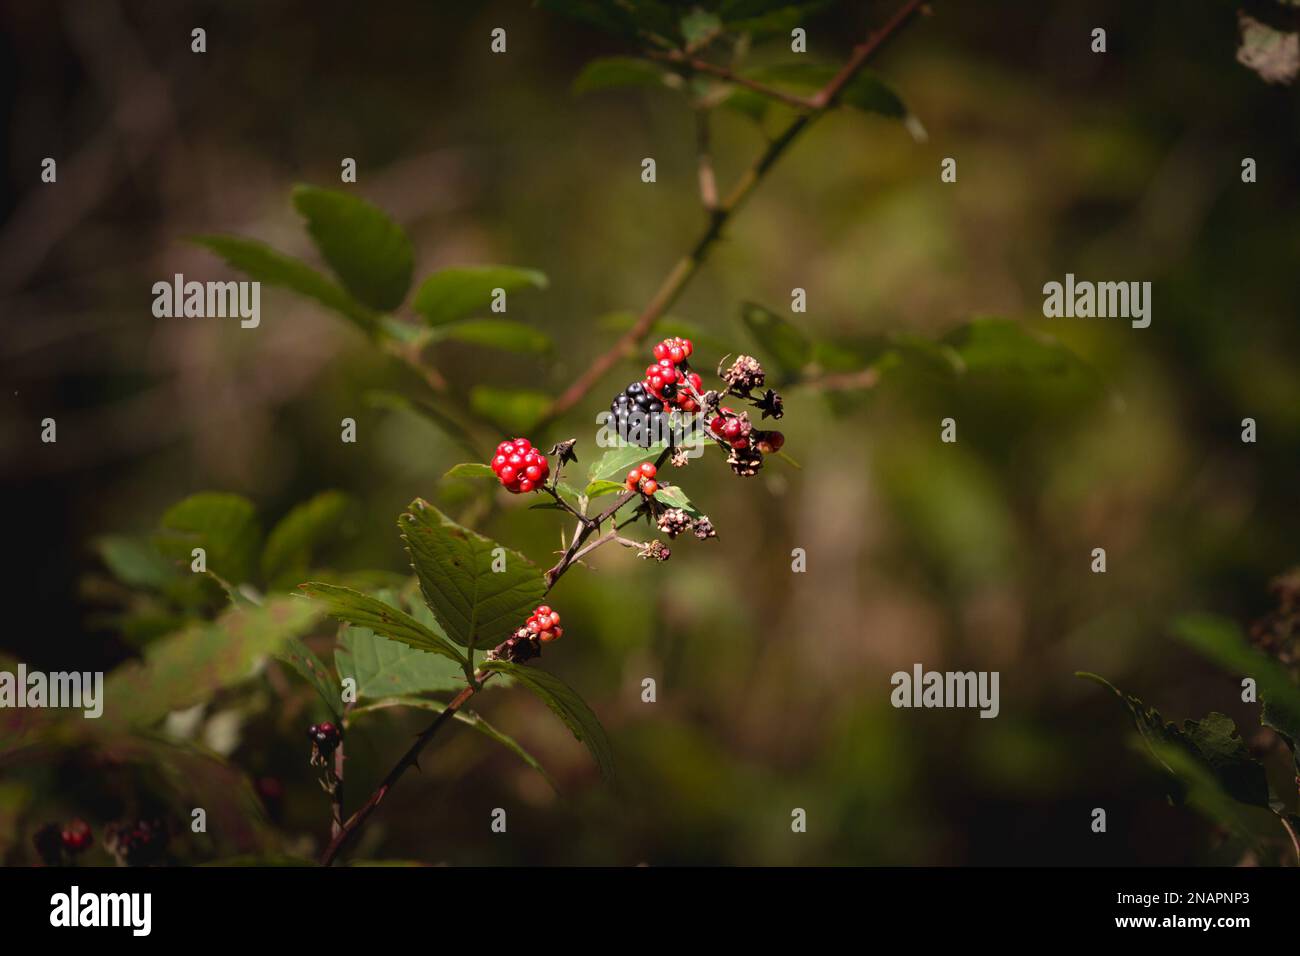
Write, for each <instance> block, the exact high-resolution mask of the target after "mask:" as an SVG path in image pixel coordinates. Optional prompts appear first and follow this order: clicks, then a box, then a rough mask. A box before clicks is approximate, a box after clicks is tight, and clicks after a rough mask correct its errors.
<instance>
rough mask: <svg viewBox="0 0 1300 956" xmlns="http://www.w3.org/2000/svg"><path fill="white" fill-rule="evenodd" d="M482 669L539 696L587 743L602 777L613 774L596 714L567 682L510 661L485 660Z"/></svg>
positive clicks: (610, 751)
mask: <svg viewBox="0 0 1300 956" xmlns="http://www.w3.org/2000/svg"><path fill="white" fill-rule="evenodd" d="M483 669H484V670H485V671H500V672H501V673H503V674H508V675H510V676H511V677H513V678H514V679H515V680H516V681H518V682H519V683H520V684H523V685H524V686H525V687H527V688H528V689H529V690H530V691H532V692H533V693H534V694H536V695H537V696H538V697H539V698H541V700H542V702H543V703H544V704H546V706H547V707H549V708H551V710H552V711H553V712H554V713H555V714H556V716H558V717H559V718H560V719H561V720H562V721H564V723H565V726H567V727H568V728H569V730H570V731H572V733H573V736H574V737H576V738H578V740H580V741H582V742H583V743H584V744H586V745H587V749H588V750H590V751H591V755H592V756H593V757H594V758H595V759H596V766H597V767H598V768H599V769H600V775H601V777H602V778H604V779H605V780H607V781H608V780H612V779H613V777H614V751H613V748H611V747H610V744H609V738H608V737H607V736H606V735H605V728H604V727H602V726H601V725H600V721H599V720H597V719H596V715H595V714H594V713H593V712H592V710H591V708H590V707H588V706H587V703H586V701H584V700H583V699H582V698H581V697H579V696H578V694H577V692H575V691H574V690H573V688H571V687H570V686H569V685H568V684H566V683H564V681H562V680H560V679H559V678H558V677H556V676H555V675H554V674H551V673H549V672H547V671H543V670H538V669H537V668H534V667H524V666H523V665H520V664H512V663H511V662H510V661H488V662H487V663H486V664H484V665H483Z"/></svg>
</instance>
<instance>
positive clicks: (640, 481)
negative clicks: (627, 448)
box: [626, 461, 659, 496]
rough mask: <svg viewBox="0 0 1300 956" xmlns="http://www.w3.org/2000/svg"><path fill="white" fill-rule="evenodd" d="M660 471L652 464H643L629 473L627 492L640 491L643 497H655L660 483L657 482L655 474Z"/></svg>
mask: <svg viewBox="0 0 1300 956" xmlns="http://www.w3.org/2000/svg"><path fill="white" fill-rule="evenodd" d="M657 470H658V469H656V468H655V466H654V465H653V464H651V463H650V462H648V461H646V462H642V463H641V464H639V465H637V466H636V467H635V468H633V469H632V470H631V471H629V472H628V473H627V481H626V484H627V490H628V491H639V492H641V494H643V495H647V496H648V495H653V494H654V493H655V492H656V491H658V490H659V482H657V481H655V473H656V471H657Z"/></svg>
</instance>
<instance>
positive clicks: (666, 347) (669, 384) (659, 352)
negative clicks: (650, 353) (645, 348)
mask: <svg viewBox="0 0 1300 956" xmlns="http://www.w3.org/2000/svg"><path fill="white" fill-rule="evenodd" d="M693 350H694V346H693V345H691V343H690V340H689V339H683V338H671V339H664V340H663V341H662V342H660V343H658V344H657V345H655V347H654V357H655V363H654V364H653V365H650V366H648V367H647V368H646V370H645V381H644V382H643V383H642V384H643V385H644V386H645V388H646V391H648V392H649V393H650V394H651V395H653V396H654V397H655V398H657V399H659V401H661V402H663V403H664V404H665V405H667V406H669V407H671V408H678V409H681V410H682V411H683V412H698V411H699V410H700V404H699V402H698V401H696V399H695V396H696V395H697V394H700V393H702V392H703V391H704V380H703V379H701V378H700V376H699V375H698V374H696V373H695V372H692V371H691V368H690V364H689V363H688V362H687V359H688V358H690V355H691V352H692V351H693Z"/></svg>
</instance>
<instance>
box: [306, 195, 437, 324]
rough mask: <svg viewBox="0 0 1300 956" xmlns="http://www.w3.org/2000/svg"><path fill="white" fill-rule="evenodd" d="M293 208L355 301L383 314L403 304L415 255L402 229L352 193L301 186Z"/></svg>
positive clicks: (376, 208)
mask: <svg viewBox="0 0 1300 956" xmlns="http://www.w3.org/2000/svg"><path fill="white" fill-rule="evenodd" d="M293 204H294V207H295V208H297V210H298V211H299V212H300V213H302V215H303V216H304V217H306V219H307V229H308V231H309V232H310V233H311V235H312V239H314V240H315V241H316V247H317V248H318V249H319V250H320V254H321V256H322V257H324V259H325V261H326V262H328V263H329V266H330V268H331V269H333V270H334V274H335V275H336V276H338V277H339V281H341V282H342V283H343V287H344V288H345V289H347V290H348V292H350V293H351V294H352V295H353V297H355V298H356V299H358V300H359V301H361V302H362V303H364V304H365V305H367V306H369V307H370V308H372V309H379V310H380V311H385V312H386V311H391V310H392V309H395V308H397V307H398V306H399V305H401V304H402V300H403V299H405V298H406V293H407V290H409V289H410V287H411V272H412V270H413V269H414V264H415V251H414V250H413V249H412V247H411V240H410V239H409V238H407V235H406V233H405V232H404V231H403V230H402V228H401V227H400V226H399V225H397V223H395V222H393V220H392V219H390V218H389V217H388V214H387V213H385V212H384V211H383V210H382V209H380V208H379V207H378V206H374V205H372V204H370V203H368V202H366V201H365V200H363V199H358V198H357V197H356V196H353V195H350V194H349V193H344V192H339V191H338V190H334V189H318V188H316V187H314V186H296V187H295V188H294V190H293Z"/></svg>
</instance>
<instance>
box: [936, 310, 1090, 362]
mask: <svg viewBox="0 0 1300 956" xmlns="http://www.w3.org/2000/svg"><path fill="white" fill-rule="evenodd" d="M943 345H944V346H946V347H947V348H950V349H951V350H952V352H953V353H954V354H955V355H956V356H957V357H958V359H959V370H960V371H961V372H963V373H966V374H981V373H983V374H1006V373H1015V374H1025V375H1062V374H1066V373H1069V372H1071V371H1078V370H1080V369H1081V368H1082V367H1083V363H1082V362H1081V361H1080V360H1079V358H1078V356H1077V355H1075V354H1074V353H1073V352H1072V351H1070V350H1069V349H1068V348H1066V347H1065V346H1064V345H1063V344H1061V343H1060V342H1058V341H1057V340H1056V339H1053V338H1051V337H1050V336H1047V335H1043V334H1042V333H1040V332H1035V331H1034V330H1033V329H1030V328H1027V327H1025V326H1024V325H1021V324H1020V323H1018V322H1010V321H1007V320H1006V319H996V318H989V317H984V318H978V319H975V320H973V321H971V322H969V323H967V324H966V325H963V326H961V327H960V328H958V329H956V330H955V331H953V332H950V333H949V334H948V335H946V336H944V339H943Z"/></svg>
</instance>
